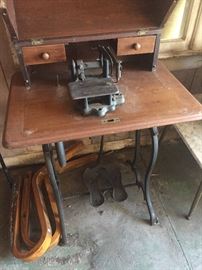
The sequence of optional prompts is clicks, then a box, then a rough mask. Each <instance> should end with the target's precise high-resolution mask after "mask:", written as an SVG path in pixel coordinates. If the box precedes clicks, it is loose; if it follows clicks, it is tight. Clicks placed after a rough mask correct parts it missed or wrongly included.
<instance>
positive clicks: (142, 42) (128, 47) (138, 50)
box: [117, 36, 156, 56]
mask: <svg viewBox="0 0 202 270" xmlns="http://www.w3.org/2000/svg"><path fill="white" fill-rule="evenodd" d="M155 42H156V36H144V37H130V38H120V39H118V44H117V55H118V56H121V55H134V54H144V53H153V52H154V48H155Z"/></svg>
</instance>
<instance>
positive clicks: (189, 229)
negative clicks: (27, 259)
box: [0, 143, 202, 270]
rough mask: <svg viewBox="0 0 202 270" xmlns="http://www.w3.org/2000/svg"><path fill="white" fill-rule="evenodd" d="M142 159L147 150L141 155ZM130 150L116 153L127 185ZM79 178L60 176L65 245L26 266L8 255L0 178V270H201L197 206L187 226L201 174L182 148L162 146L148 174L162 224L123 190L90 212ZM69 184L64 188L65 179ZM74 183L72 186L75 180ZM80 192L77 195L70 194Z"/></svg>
mask: <svg viewBox="0 0 202 270" xmlns="http://www.w3.org/2000/svg"><path fill="white" fill-rule="evenodd" d="M144 152H145V154H146V156H147V154H148V153H147V152H148V149H144ZM129 155H132V152H131V150H124V151H120V152H119V153H118V154H117V158H118V161H119V162H121V163H122V164H121V171H122V177H123V182H124V184H128V183H131V182H133V180H134V176H133V174H132V173H131V172H130V170H129V167H128V165H127V163H126V160H127V159H128V157H129ZM80 173H81V172H80V171H77V172H70V173H68V175H66V176H63V181H62V184H63V193H64V196H65V197H66V198H65V200H64V205H65V218H66V228H67V233H68V246H67V247H57V248H55V249H54V250H51V251H49V252H48V253H47V254H46V255H45V256H44V257H43V258H41V259H40V260H39V261H38V262H34V263H23V262H21V261H19V260H17V259H15V258H13V257H12V255H11V253H10V250H9V227H8V220H9V214H8V213H9V212H8V210H9V201H8V199H9V196H8V192H9V190H8V188H7V186H6V184H5V182H4V181H3V180H2V177H1V180H0V181H1V190H0V205H1V208H0V209H1V211H0V221H1V222H0V224H1V225H0V239H1V240H0V270H7V269H9V270H14V269H15V270H17V269H19V270H28V269H33V270H34V269H43V270H46V269H56V268H57V269H61V270H62V269H65V270H76V269H77V270H91V269H97V270H123V269H124V270H136V269H137V270H148V269H151V270H162V269H163V270H186V269H193V270H202V226H201V224H202V200H201V201H200V205H199V206H198V209H197V211H196V212H195V214H194V216H193V218H192V220H191V221H188V220H186V219H185V215H186V214H187V213H188V210H189V207H190V204H191V202H192V200H193V196H194V194H195V192H196V189H197V187H198V184H199V182H200V181H201V177H202V172H201V170H200V168H199V167H198V166H197V164H196V163H195V161H194V160H193V158H192V156H191V155H190V154H189V152H188V150H187V149H186V147H185V146H184V145H183V144H182V143H172V144H163V145H162V147H161V150H160V153H159V159H158V164H157V166H156V169H155V172H154V175H153V184H152V194H153V202H154V205H155V208H156V210H157V213H158V216H159V219H160V225H157V226H154V227H151V226H149V225H148V212H147V208H146V205H145V202H144V201H143V198H142V194H141V191H139V190H138V188H137V187H135V186H132V187H128V188H127V193H128V199H127V200H126V201H125V202H122V203H117V202H114V201H113V200H112V199H111V197H110V196H109V193H106V194H105V197H106V201H105V203H104V204H103V205H102V206H100V207H99V208H93V207H91V206H90V205H89V198H88V196H87V195H85V194H82V195H79V194H81V193H85V188H84V186H83V183H82V182H81V181H80V180H79V179H80ZM67 177H68V181H67V180H65V178H67ZM75 179H76V180H75ZM71 193H72V194H75V193H77V194H78V195H77V196H72V197H68V198H67V195H70V194H71Z"/></svg>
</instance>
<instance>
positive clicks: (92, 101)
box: [2, 0, 176, 116]
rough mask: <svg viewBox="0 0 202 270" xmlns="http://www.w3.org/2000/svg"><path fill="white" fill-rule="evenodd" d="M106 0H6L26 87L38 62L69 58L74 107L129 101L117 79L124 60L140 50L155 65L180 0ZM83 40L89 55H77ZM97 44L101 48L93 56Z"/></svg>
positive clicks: (103, 109) (93, 109)
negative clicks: (163, 35) (163, 33)
mask: <svg viewBox="0 0 202 270" xmlns="http://www.w3.org/2000/svg"><path fill="white" fill-rule="evenodd" d="M103 2H104V1H92V0H88V1H85V3H81V1H69V0H66V1H65V0H63V1H60V2H57V1H53V0H51V1H43V2H41V1H39V0H37V1H23V0H11V1H7V8H5V9H2V16H3V19H4V21H5V24H6V26H7V28H8V30H9V32H10V35H11V38H12V41H13V43H14V46H15V48H16V52H17V57H18V60H19V63H20V68H21V71H22V75H23V78H24V82H25V86H26V88H27V89H30V88H31V86H32V74H33V73H35V70H36V69H37V67H38V65H45V64H53V63H59V62H66V63H67V65H66V68H67V70H71V76H70V77H68V79H67V86H68V90H69V91H70V95H71V98H72V100H73V101H74V104H75V108H79V110H80V111H81V113H82V114H83V115H90V114H93V115H97V116H105V115H106V114H107V112H112V111H114V110H115V109H116V107H117V106H119V105H121V104H123V103H124V101H125V97H124V94H123V93H122V92H121V89H119V83H118V82H119V80H120V79H121V76H122V69H124V62H126V61H128V59H135V56H136V58H138V59H139V63H143V62H144V63H147V64H146V66H147V69H150V70H151V71H153V70H155V69H156V65H157V58H158V50H159V42H160V33H161V29H162V26H163V23H164V21H165V19H166V17H167V15H168V11H170V10H171V9H172V8H173V6H174V4H175V3H176V1H173V0H166V1H160V0H155V1H151V0H147V1H141V0H136V1H134V0H125V1H124V0H121V1H109V3H108V2H107V4H106V3H103ZM77 4H79V6H78V5H77ZM95 41H96V45H95V44H94V42H95ZM103 41H104V45H103ZM86 42H88V46H89V47H88V49H87V47H86ZM78 44H79V50H80V51H81V52H82V54H81V55H82V57H83V56H84V58H85V60H83V59H82V58H78V55H79V54H80V51H78ZM92 44H93V46H94V51H95V50H97V52H98V54H97V55H96V56H95V57H96V58H94V60H92V59H91V60H89V59H88V57H86V56H88V55H89V50H91V48H92ZM70 47H71V48H73V53H72V52H69V48H70ZM83 47H84V48H86V50H85V49H84V48H83ZM95 48H96V49H95ZM75 51H76V52H75ZM90 54H91V53H90ZM93 54H94V52H93ZM126 56H129V57H128V58H127V57H126ZM90 58H91V57H90ZM120 58H121V59H120ZM122 58H123V59H122ZM122 61H123V63H122ZM138 65H139V64H137V66H138ZM140 66H141V65H140ZM47 70H48V69H47ZM57 76H58V74H57Z"/></svg>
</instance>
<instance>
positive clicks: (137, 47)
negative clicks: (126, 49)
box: [133, 43, 142, 51]
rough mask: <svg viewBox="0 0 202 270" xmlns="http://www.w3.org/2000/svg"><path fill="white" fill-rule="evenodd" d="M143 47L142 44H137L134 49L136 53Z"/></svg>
mask: <svg viewBox="0 0 202 270" xmlns="http://www.w3.org/2000/svg"><path fill="white" fill-rule="evenodd" d="M141 47H142V46H141V44H140V43H135V44H134V45H133V48H134V49H135V50H136V51H138V50H140V49H141Z"/></svg>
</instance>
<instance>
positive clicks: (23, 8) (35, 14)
mask: <svg viewBox="0 0 202 270" xmlns="http://www.w3.org/2000/svg"><path fill="white" fill-rule="evenodd" d="M10 2H11V3H10V4H9V6H8V8H9V14H10V15H11V16H12V22H13V24H14V26H15V28H16V29H17V31H18V37H19V39H20V40H29V39H39V38H57V37H70V36H85V35H86V36H91V35H94V34H106V33H120V32H127V31H134V30H142V29H148V28H149V29H150V28H151V29H156V28H159V27H160V25H161V23H162V21H163V20H164V17H165V16H166V14H167V12H168V10H169V8H170V6H171V5H172V4H173V2H174V1H173V0H164V1H162V0H144V1H143V0H135V1H134V0H119V1H117V0H111V1H104V0H99V1H95V0H85V1H81V0H57V1H55V0H43V1H41V0H35V1H24V0H10ZM12 3H14V5H13V4H12ZM13 7H15V11H13Z"/></svg>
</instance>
